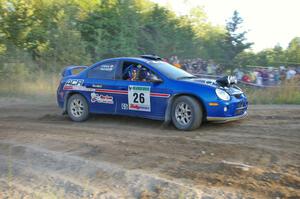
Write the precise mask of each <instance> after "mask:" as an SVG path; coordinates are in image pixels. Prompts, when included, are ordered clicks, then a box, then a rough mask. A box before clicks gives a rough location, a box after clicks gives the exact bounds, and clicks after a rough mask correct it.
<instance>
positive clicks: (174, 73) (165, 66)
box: [149, 61, 196, 80]
mask: <svg viewBox="0 0 300 199" xmlns="http://www.w3.org/2000/svg"><path fill="white" fill-rule="evenodd" d="M149 64H150V65H151V66H153V67H154V68H156V69H157V70H158V71H160V72H161V73H162V74H163V75H165V76H167V77H168V78H170V79H177V80H178V79H185V78H195V77H196V76H194V75H192V74H190V73H188V72H186V71H184V70H182V69H180V68H177V67H175V66H173V65H171V64H169V63H167V62H164V61H149Z"/></svg>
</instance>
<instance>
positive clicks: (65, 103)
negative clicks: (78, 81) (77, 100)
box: [63, 91, 88, 114]
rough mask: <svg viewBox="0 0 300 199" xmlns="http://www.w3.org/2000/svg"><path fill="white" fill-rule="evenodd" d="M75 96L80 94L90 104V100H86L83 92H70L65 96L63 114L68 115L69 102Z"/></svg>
mask: <svg viewBox="0 0 300 199" xmlns="http://www.w3.org/2000/svg"><path fill="white" fill-rule="evenodd" d="M75 94H79V95H81V96H82V97H84V99H85V100H86V101H87V102H88V99H87V98H86V96H85V95H83V94H82V93H81V92H79V91H68V92H67V93H66V94H65V96H64V107H63V114H67V113H68V109H67V104H68V100H69V98H70V97H71V96H72V95H75Z"/></svg>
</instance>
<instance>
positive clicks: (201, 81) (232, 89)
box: [180, 78, 243, 95]
mask: <svg viewBox="0 0 300 199" xmlns="http://www.w3.org/2000/svg"><path fill="white" fill-rule="evenodd" d="M180 81H185V82H189V83H192V84H198V85H202V86H208V87H213V88H221V89H224V90H225V91H226V92H227V93H228V94H229V95H241V94H243V91H242V90H241V89H240V88H239V87H238V86H236V85H230V86H229V87H221V86H220V85H219V84H218V83H217V82H216V80H214V79H207V78H195V79H184V80H180Z"/></svg>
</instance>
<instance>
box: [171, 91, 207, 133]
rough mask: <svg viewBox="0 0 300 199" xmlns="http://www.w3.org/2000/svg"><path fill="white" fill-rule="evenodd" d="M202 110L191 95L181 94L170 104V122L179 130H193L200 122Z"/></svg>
mask: <svg viewBox="0 0 300 199" xmlns="http://www.w3.org/2000/svg"><path fill="white" fill-rule="evenodd" d="M202 116H203V110H202V107H201V105H200V104H199V102H198V101H197V100H196V99H194V98H193V97H189V96H181V97H178V98H177V99H175V101H174V103H173V105H172V122H173V124H174V126H175V127H176V128H177V129H179V130H186V131H187V130H193V129H196V128H198V127H199V126H200V125H201V123H202Z"/></svg>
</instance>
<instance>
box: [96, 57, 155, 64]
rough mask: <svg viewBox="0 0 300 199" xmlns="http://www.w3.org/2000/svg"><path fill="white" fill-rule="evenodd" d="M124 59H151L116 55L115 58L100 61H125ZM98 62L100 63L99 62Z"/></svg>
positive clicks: (146, 60) (143, 60)
mask: <svg viewBox="0 0 300 199" xmlns="http://www.w3.org/2000/svg"><path fill="white" fill-rule="evenodd" d="M123 60H132V61H133V60H135V61H142V62H148V61H150V59H145V58H142V57H115V58H108V59H103V60H101V61H99V62H106V61H123ZM99 62H98V63H99Z"/></svg>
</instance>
